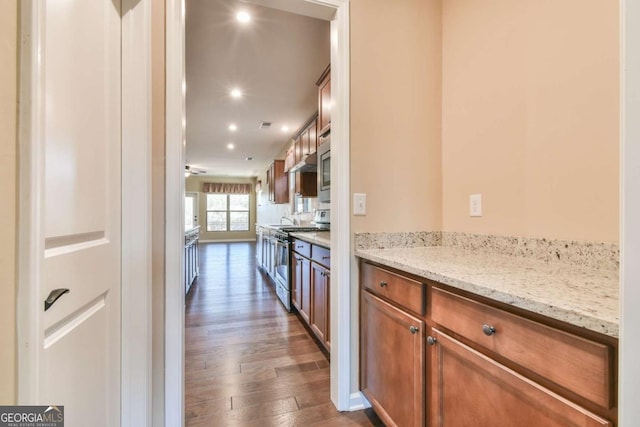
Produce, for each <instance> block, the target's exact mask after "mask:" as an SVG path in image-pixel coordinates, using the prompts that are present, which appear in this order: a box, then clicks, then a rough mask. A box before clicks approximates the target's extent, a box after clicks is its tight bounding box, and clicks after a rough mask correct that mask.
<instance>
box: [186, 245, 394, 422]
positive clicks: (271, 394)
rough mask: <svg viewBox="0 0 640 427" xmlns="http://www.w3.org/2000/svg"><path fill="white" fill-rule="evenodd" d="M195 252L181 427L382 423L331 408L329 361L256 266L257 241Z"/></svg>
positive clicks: (203, 247)
mask: <svg viewBox="0 0 640 427" xmlns="http://www.w3.org/2000/svg"><path fill="white" fill-rule="evenodd" d="M199 255H200V276H199V277H198V279H197V280H196V282H195V283H194V284H193V286H192V287H191V291H190V292H189V295H187V298H186V308H185V325H186V326H185V425H186V426H189V427H200V426H241V427H250V426H260V427H265V426H277V427H281V426H305V427H306V426H311V425H318V426H381V425H382V423H380V420H379V419H378V418H377V417H375V414H374V413H373V412H372V411H369V412H367V413H365V412H364V411H358V412H350V413H340V412H338V411H337V410H336V409H335V407H334V406H333V404H332V403H331V400H330V391H329V385H330V366H329V361H328V360H327V359H326V357H325V356H324V354H323V353H322V351H321V349H320V348H319V347H318V345H317V343H316V342H315V341H314V340H313V339H312V338H311V337H310V336H309V334H308V332H307V330H306V329H305V327H304V326H303V325H302V324H301V323H300V320H299V319H298V317H297V316H296V315H295V314H292V313H288V312H286V310H284V308H283V306H282V304H281V303H280V301H279V300H278V298H277V296H276V294H275V291H274V288H273V283H272V282H271V281H270V279H269V278H268V277H267V276H266V275H265V274H264V272H262V271H260V270H259V269H257V268H256V264H255V244H253V243H205V244H201V245H200V249H199ZM372 414H373V415H372Z"/></svg>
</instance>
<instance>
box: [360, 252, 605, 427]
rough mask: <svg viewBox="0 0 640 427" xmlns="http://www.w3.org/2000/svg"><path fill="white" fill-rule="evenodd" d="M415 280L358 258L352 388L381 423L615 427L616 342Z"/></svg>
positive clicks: (399, 424)
mask: <svg viewBox="0 0 640 427" xmlns="http://www.w3.org/2000/svg"><path fill="white" fill-rule="evenodd" d="M418 280H419V279H416V278H414V277H407V276H403V275H402V272H400V271H394V270H392V269H387V268H386V267H385V268H383V267H381V266H378V265H375V264H371V263H369V262H366V261H361V262H360V388H361V390H362V392H363V393H364V395H365V396H366V397H367V399H368V400H369V401H370V402H371V404H372V406H373V408H374V410H375V411H376V412H377V413H378V415H379V416H380V417H381V418H382V419H383V421H384V422H385V424H386V425H387V426H403V427H404V426H424V425H425V424H427V425H429V426H454V427H457V426H474V427H496V426H498V427H500V426H504V427H511V426H532V427H533V426H535V427H537V426H545V427H547V426H557V427H560V426H576V427H577V426H580V427H592V426H593V427H595V426H610V427H613V426H615V425H616V422H617V415H616V414H617V402H616V397H615V390H616V389H617V379H616V373H615V366H616V354H617V346H618V342H617V340H615V339H614V338H610V337H605V336H602V335H598V334H595V333H586V332H583V331H581V330H579V329H577V328H575V327H571V326H570V325H563V324H560V323H558V322H555V321H554V322H550V321H547V320H546V319H543V318H541V317H540V316H534V315H531V316H527V313H526V312H525V313H523V312H522V311H518V313H516V312H515V310H510V309H509V307H504V305H500V306H499V305H497V304H495V303H494V302H492V301H490V300H487V299H483V298H480V297H477V296H474V295H470V294H468V293H466V294H464V295H461V294H460V293H459V292H458V291H457V290H455V289H453V288H450V287H447V286H445V285H442V284H440V283H437V282H433V281H429V280H426V279H424V280H423V281H422V282H423V283H420V282H419V281H418ZM418 284H420V286H418ZM425 325H429V329H428V330H425ZM425 342H426V343H425Z"/></svg>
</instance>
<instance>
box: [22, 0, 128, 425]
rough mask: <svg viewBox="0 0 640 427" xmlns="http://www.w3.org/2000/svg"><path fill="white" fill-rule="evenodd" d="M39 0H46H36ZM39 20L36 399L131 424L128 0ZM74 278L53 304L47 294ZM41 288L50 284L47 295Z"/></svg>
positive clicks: (100, 1)
mask: <svg viewBox="0 0 640 427" xmlns="http://www.w3.org/2000/svg"><path fill="white" fill-rule="evenodd" d="M36 3H38V2H36ZM32 7H34V8H35V9H37V12H38V13H37V14H36V15H37V16H39V21H38V23H36V24H35V25H34V26H35V27H36V31H35V33H36V36H37V37H38V38H39V43H40V44H41V46H40V52H39V58H38V60H37V61H36V62H38V63H37V64H33V65H32V66H33V67H34V69H35V70H36V73H39V77H38V78H37V79H36V80H38V81H39V84H37V85H36V87H35V88H34V92H35V93H34V94H32V97H31V99H32V100H35V102H36V103H37V107H36V109H37V111H38V114H35V117H34V118H32V120H33V121H34V122H35V123H34V125H33V126H34V127H33V128H34V129H37V132H36V133H39V135H36V136H35V144H36V145H37V146H38V147H39V149H40V150H41V153H42V155H41V157H40V159H41V160H42V162H41V164H40V165H38V166H37V167H36V170H35V171H32V174H33V175H35V176H36V177H37V178H36V179H35V182H36V184H35V189H36V195H35V196H32V197H34V198H35V200H36V201H37V202H36V203H35V206H36V207H35V208H34V210H33V212H34V215H35V216H36V218H35V222H36V223H37V224H39V227H36V230H37V231H36V234H35V236H36V239H37V240H38V241H37V243H36V244H35V246H36V247H37V248H39V249H38V252H39V254H37V258H39V266H40V268H38V269H37V270H36V273H35V275H36V277H35V280H36V283H37V292H36V296H37V298H38V299H39V301H38V305H39V313H37V315H36V316H35V317H36V329H37V334H38V339H37V342H36V343H37V346H38V348H37V349H36V350H35V357H36V359H37V360H36V361H35V366H36V372H35V375H34V380H33V381H34V384H33V386H34V389H35V390H34V391H33V392H32V395H33V396H34V398H35V399H36V400H37V402H33V403H34V404H42V405H64V411H65V421H66V423H65V425H66V426H69V427H74V426H89V425H91V426H115V425H119V424H120V345H121V332H120V310H121V309H120V306H121V305H120V288H121V219H120V217H121V211H122V209H121V174H122V171H121V105H120V104H121V101H120V100H121V62H120V56H121V54H120V52H121V48H120V43H121V11H120V1H119V0H75V1H73V0H48V1H46V2H41V3H38V4H37V5H36V6H32ZM56 289H68V290H69V292H68V293H65V294H63V295H62V296H61V297H60V298H59V299H58V300H57V301H55V302H54V303H53V304H52V305H51V306H50V307H49V308H48V309H47V310H46V311H45V308H44V305H45V304H44V299H46V298H47V296H48V295H50V293H51V292H52V291H54V290H56ZM38 294H39V295H38Z"/></svg>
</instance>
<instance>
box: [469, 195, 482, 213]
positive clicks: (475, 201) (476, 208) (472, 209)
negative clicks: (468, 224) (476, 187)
mask: <svg viewBox="0 0 640 427" xmlns="http://www.w3.org/2000/svg"><path fill="white" fill-rule="evenodd" d="M469 216H482V194H470V195H469Z"/></svg>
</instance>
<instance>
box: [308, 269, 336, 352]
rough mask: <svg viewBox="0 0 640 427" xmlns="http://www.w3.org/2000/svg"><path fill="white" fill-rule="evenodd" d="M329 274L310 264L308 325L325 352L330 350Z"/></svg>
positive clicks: (326, 270) (327, 270)
mask: <svg viewBox="0 0 640 427" xmlns="http://www.w3.org/2000/svg"><path fill="white" fill-rule="evenodd" d="M330 280H331V272H330V271H329V269H327V268H325V267H323V266H321V265H320V264H317V263H315V262H312V263H311V298H312V299H313V300H312V302H311V306H312V307H313V310H311V317H310V319H309V325H310V326H311V330H313V332H314V333H315V334H316V336H317V337H318V339H319V340H320V342H322V343H323V344H324V345H325V347H326V348H327V350H331V344H330V339H329V330H330V327H329V298H330V295H329V292H330V287H331V282H330Z"/></svg>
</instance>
